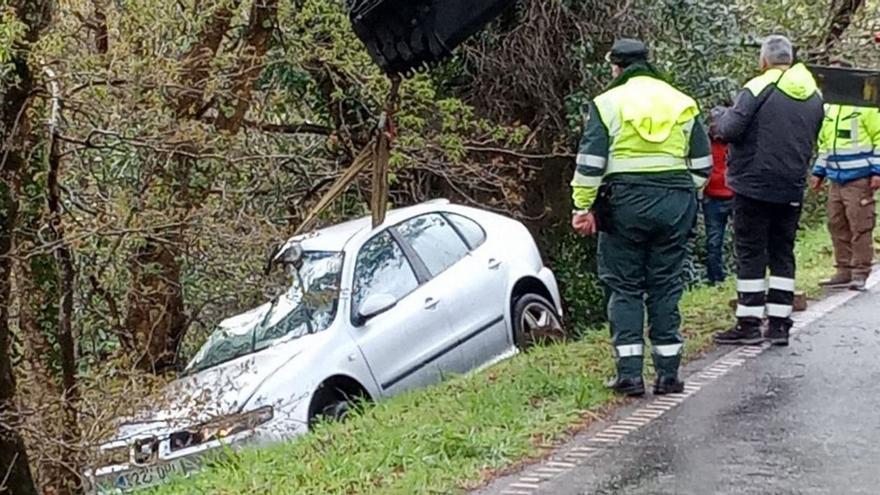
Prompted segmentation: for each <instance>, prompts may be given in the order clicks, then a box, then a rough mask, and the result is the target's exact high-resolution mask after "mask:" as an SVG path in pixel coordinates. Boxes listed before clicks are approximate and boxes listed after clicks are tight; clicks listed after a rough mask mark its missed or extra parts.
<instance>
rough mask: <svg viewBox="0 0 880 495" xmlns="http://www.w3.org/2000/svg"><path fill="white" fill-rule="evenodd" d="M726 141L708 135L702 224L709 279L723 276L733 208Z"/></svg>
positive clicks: (718, 279) (719, 280) (713, 281)
mask: <svg viewBox="0 0 880 495" xmlns="http://www.w3.org/2000/svg"><path fill="white" fill-rule="evenodd" d="M726 176H727V144H725V143H723V142H721V141H719V140H718V139H717V138H714V137H713V138H712V175H710V176H709V183H708V184H707V185H706V189H705V190H704V191H703V221H704V222H705V224H706V251H707V253H708V278H709V283H710V284H712V285H714V284H720V283H723V282H724V280H725V279H726V278H727V274H726V270H725V268H724V238H725V236H726V233H727V224H728V223H729V221H730V214H731V211H732V209H733V191H732V190H731V189H730V188H729V187H727V178H726Z"/></svg>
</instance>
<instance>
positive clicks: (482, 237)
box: [446, 213, 486, 249]
mask: <svg viewBox="0 0 880 495" xmlns="http://www.w3.org/2000/svg"><path fill="white" fill-rule="evenodd" d="M446 218H448V219H449V221H450V222H452V224H453V225H455V228H456V229H458V232H459V233H460V234H461V235H462V236H463V237H464V239H465V240H466V241H467V243H468V246H470V248H471V249H477V248H478V247H480V246H482V245H483V243H484V242H486V231H485V230H483V227H480V224H478V223H477V222H475V221H473V220H471V219H470V218H467V217H463V216H461V215H456V214H455V213H447V214H446Z"/></svg>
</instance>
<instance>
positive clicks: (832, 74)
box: [810, 65, 880, 107]
mask: <svg viewBox="0 0 880 495" xmlns="http://www.w3.org/2000/svg"><path fill="white" fill-rule="evenodd" d="M810 70H811V71H812V72H813V76H815V78H816V82H817V83H819V88H820V89H821V90H822V96H823V97H824V98H825V103H833V104H836V105H851V106H857V107H880V72H878V71H872V70H865V69H845V68H840V67H823V66H819V65H811V66H810Z"/></svg>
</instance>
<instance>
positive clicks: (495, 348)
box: [397, 213, 509, 373]
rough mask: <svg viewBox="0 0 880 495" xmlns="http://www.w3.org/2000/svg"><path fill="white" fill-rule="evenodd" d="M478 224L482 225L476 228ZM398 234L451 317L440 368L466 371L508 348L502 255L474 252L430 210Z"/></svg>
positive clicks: (448, 223)
mask: <svg viewBox="0 0 880 495" xmlns="http://www.w3.org/2000/svg"><path fill="white" fill-rule="evenodd" d="M477 227H478V228H479V226H477ZM397 231H398V232H399V234H400V237H401V239H402V240H403V241H405V242H406V244H407V245H408V246H409V247H410V248H411V249H412V251H413V252H414V253H415V255H417V257H418V259H419V260H420V261H421V262H422V263H423V264H424V266H425V268H426V270H427V271H428V273H429V275H430V276H431V281H430V282H429V284H428V285H430V286H431V287H432V290H433V293H434V294H436V297H437V298H438V299H439V301H440V302H441V305H442V309H443V311H445V312H446V313H447V315H448V319H449V322H450V331H449V333H448V334H447V335H446V336H445V337H444V338H443V347H442V348H443V349H445V350H446V353H445V355H444V358H443V359H441V360H440V367H441V372H454V373H465V372H467V371H470V370H472V369H473V368H475V367H477V366H480V365H482V364H485V363H486V362H488V361H490V360H491V359H493V358H494V357H497V356H498V355H499V354H501V353H503V352H504V350H505V349H507V348H508V347H509V341H508V340H507V339H506V338H505V334H504V331H503V328H504V327H505V324H504V305H503V304H504V303H503V300H504V299H505V298H506V297H505V292H506V284H505V279H504V271H505V268H504V266H503V263H501V262H500V259H499V258H487V257H486V255H485V254H484V253H481V252H480V250H479V249H477V250H476V251H474V252H471V248H470V246H469V244H468V242H466V239H465V237H464V236H463V235H462V234H461V233H460V232H459V231H458V229H457V228H456V227H455V226H454V224H453V223H452V222H451V220H449V219H448V217H446V216H444V215H442V214H439V213H432V214H427V215H422V216H419V217H415V218H413V219H411V220H408V221H406V222H404V223H402V224H400V225H399V226H397Z"/></svg>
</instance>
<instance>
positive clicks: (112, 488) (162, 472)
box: [95, 457, 202, 495]
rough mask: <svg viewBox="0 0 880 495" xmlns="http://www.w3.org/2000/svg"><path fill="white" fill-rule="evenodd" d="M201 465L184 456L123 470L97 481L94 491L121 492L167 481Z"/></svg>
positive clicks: (185, 474) (184, 474) (104, 492)
mask: <svg viewBox="0 0 880 495" xmlns="http://www.w3.org/2000/svg"><path fill="white" fill-rule="evenodd" d="M201 466H202V463H201V462H199V459H198V458H188V457H184V458H181V459H177V460H174V461H171V462H167V463H162V464H156V465H154V466H145V467H139V468H135V469H132V470H129V471H123V472H121V473H116V474H112V475H107V477H105V478H103V479H102V480H100V481H98V483H97V487H96V488H97V489H96V490H95V492H96V493H98V494H99V495H104V494H110V493H123V492H129V491H133V490H139V489H142V488H148V487H151V486H156V485H161V484H163V483H167V482H168V481H169V480H170V479H171V478H172V477H175V476H187V475H189V474H192V473H193V472H195V471H198V470H199V469H200V468H201Z"/></svg>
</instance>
